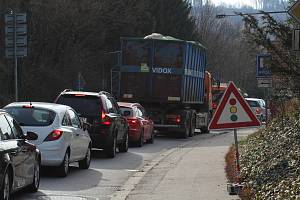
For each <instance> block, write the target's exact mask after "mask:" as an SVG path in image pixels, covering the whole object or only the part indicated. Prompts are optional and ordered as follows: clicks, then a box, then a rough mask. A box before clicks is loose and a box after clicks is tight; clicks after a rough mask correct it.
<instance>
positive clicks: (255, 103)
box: [245, 98, 271, 122]
mask: <svg viewBox="0 0 300 200" xmlns="http://www.w3.org/2000/svg"><path fill="white" fill-rule="evenodd" d="M245 99H246V101H247V102H248V104H249V106H250V107H251V109H252V111H253V113H254V114H255V115H256V117H257V118H258V119H259V120H260V121H261V122H263V121H266V103H265V101H264V100H263V99H258V98H245ZM267 112H268V113H267V114H268V117H270V116H271V113H270V110H269V109H268V110H267Z"/></svg>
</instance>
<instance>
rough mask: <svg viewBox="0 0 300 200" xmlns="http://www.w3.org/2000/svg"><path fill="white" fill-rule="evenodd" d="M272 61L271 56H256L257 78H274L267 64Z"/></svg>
mask: <svg viewBox="0 0 300 200" xmlns="http://www.w3.org/2000/svg"><path fill="white" fill-rule="evenodd" d="M270 59H271V55H270V54H258V55H257V56H256V77H258V78H261V77H271V76H272V73H271V71H270V69H269V67H268V63H267V62H268V61H269V60H270Z"/></svg>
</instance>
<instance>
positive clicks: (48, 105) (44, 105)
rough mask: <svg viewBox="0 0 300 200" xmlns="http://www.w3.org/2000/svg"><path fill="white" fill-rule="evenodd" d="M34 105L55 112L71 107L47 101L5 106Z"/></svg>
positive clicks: (15, 103)
mask: <svg viewBox="0 0 300 200" xmlns="http://www.w3.org/2000/svg"><path fill="white" fill-rule="evenodd" d="M30 105H32V106H34V107H35V108H45V109H48V110H51V111H54V112H61V111H65V110H67V109H70V108H71V107H70V106H66V105H62V104H56V103H47V102H14V103H10V104H8V105H6V106H5V107H4V108H9V107H22V106H30Z"/></svg>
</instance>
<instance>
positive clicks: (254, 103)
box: [247, 100, 260, 107]
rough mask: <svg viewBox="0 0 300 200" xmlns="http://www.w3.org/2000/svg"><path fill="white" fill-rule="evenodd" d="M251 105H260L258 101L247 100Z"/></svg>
mask: <svg viewBox="0 0 300 200" xmlns="http://www.w3.org/2000/svg"><path fill="white" fill-rule="evenodd" d="M247 102H248V104H249V106H250V107H260V106H259V103H258V102H257V101H252V100H247Z"/></svg>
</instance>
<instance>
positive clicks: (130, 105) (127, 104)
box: [118, 102, 142, 108]
mask: <svg viewBox="0 0 300 200" xmlns="http://www.w3.org/2000/svg"><path fill="white" fill-rule="evenodd" d="M118 105H119V106H123V107H130V108H131V107H133V106H140V107H142V106H141V104H139V103H130V102H118Z"/></svg>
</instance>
